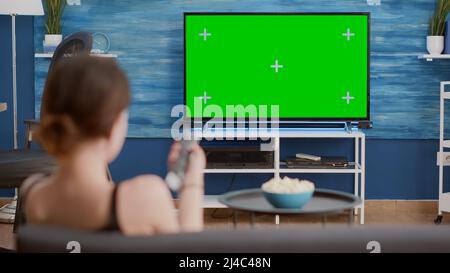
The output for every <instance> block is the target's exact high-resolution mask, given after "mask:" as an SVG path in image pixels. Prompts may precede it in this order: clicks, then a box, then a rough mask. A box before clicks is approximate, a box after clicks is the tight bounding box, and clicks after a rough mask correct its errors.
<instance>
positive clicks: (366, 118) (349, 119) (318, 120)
mask: <svg viewBox="0 0 450 273" xmlns="http://www.w3.org/2000/svg"><path fill="white" fill-rule="evenodd" d="M190 15H365V16H366V17H367V55H366V56H367V113H366V117H363V118H355V117H353V118H323V117H321V118H301V117H289V118H282V117H280V118H279V122H280V123H283V122H364V123H370V12H184V13H183V65H184V87H183V89H184V92H183V93H184V94H183V104H184V105H186V17H187V16H190ZM222 118H223V119H227V117H222ZM228 118H230V119H231V118H233V119H234V120H236V119H239V120H242V119H244V118H236V117H228ZM190 119H191V120H192V121H193V120H194V119H198V120H202V122H205V121H208V120H210V119H212V117H201V118H194V117H190ZM245 120H246V121H247V120H248V121H249V122H250V121H256V122H257V121H258V118H245Z"/></svg>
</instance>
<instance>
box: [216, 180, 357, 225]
mask: <svg viewBox="0 0 450 273" xmlns="http://www.w3.org/2000/svg"><path fill="white" fill-rule="evenodd" d="M219 201H220V202H221V203H222V204H224V205H225V206H227V207H229V208H231V209H233V210H234V213H233V225H234V227H236V224H237V216H236V212H237V211H245V212H248V213H250V224H251V226H254V218H255V214H256V213H261V214H272V215H289V214H291V215H292V214H295V215H317V216H321V217H322V223H323V224H325V223H326V219H327V215H331V214H340V213H343V212H345V211H348V212H349V219H348V223H349V224H350V225H351V224H352V223H353V210H354V208H355V207H356V206H358V205H360V204H361V199H360V198H359V197H357V196H355V195H353V194H349V193H345V192H340V191H334V190H325V189H316V190H315V191H314V194H313V196H312V198H311V200H309V202H308V203H307V204H306V205H305V206H303V208H301V209H280V208H275V207H274V206H272V205H271V204H270V203H269V202H268V201H267V200H266V198H265V197H264V195H263V192H262V190H261V189H248V190H239V191H232V192H229V193H226V194H224V195H222V196H221V197H220V198H219Z"/></svg>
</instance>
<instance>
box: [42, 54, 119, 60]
mask: <svg viewBox="0 0 450 273" xmlns="http://www.w3.org/2000/svg"><path fill="white" fill-rule="evenodd" d="M91 56H96V57H105V58H117V54H112V53H104V54H91ZM34 57H35V58H47V59H50V58H52V57H53V53H34Z"/></svg>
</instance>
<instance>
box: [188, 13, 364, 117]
mask: <svg viewBox="0 0 450 273" xmlns="http://www.w3.org/2000/svg"><path fill="white" fill-rule="evenodd" d="M369 22H370V14H369V13H365V12H358V13H355V12H352V13H185V14H184V66H185V67H184V103H185V105H186V107H187V109H189V110H188V111H187V113H186V117H188V118H190V119H194V118H200V119H202V120H207V119H210V118H213V117H219V118H245V119H252V118H255V119H257V118H259V117H260V115H261V113H262V110H261V111H259V109H260V106H266V107H267V108H266V110H267V111H266V113H264V115H266V116H268V117H269V118H270V117H273V116H274V115H275V114H273V111H271V109H272V108H271V106H274V105H276V106H278V110H277V115H278V118H279V120H280V121H281V122H283V121H346V122H356V121H369V120H370V96H369V94H370V92H369V89H370V82H369V80H370V78H369V74H370V71H369V69H370V63H369V62H370V54H369V52H370V26H369ZM236 105H238V106H239V105H240V106H244V107H245V108H244V109H245V110H248V111H231V110H230V111H228V110H229V109H232V108H229V107H231V106H236ZM196 107H197V108H199V107H200V108H201V110H200V111H194V110H195V109H196ZM208 108H209V109H208ZM255 108H256V109H257V110H256V112H255V111H254V109H255ZM241 109H242V107H241ZM252 109H253V111H252ZM261 109H262V108H261Z"/></svg>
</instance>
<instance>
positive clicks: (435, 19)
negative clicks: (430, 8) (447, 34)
mask: <svg viewBox="0 0 450 273" xmlns="http://www.w3.org/2000/svg"><path fill="white" fill-rule="evenodd" d="M449 11H450V0H437V1H436V8H435V10H434V14H433V15H432V16H431V18H430V27H429V31H428V34H429V35H428V36H427V50H428V52H429V53H430V54H432V55H439V54H441V53H442V50H444V31H445V19H446V18H447V15H448V13H449Z"/></svg>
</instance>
